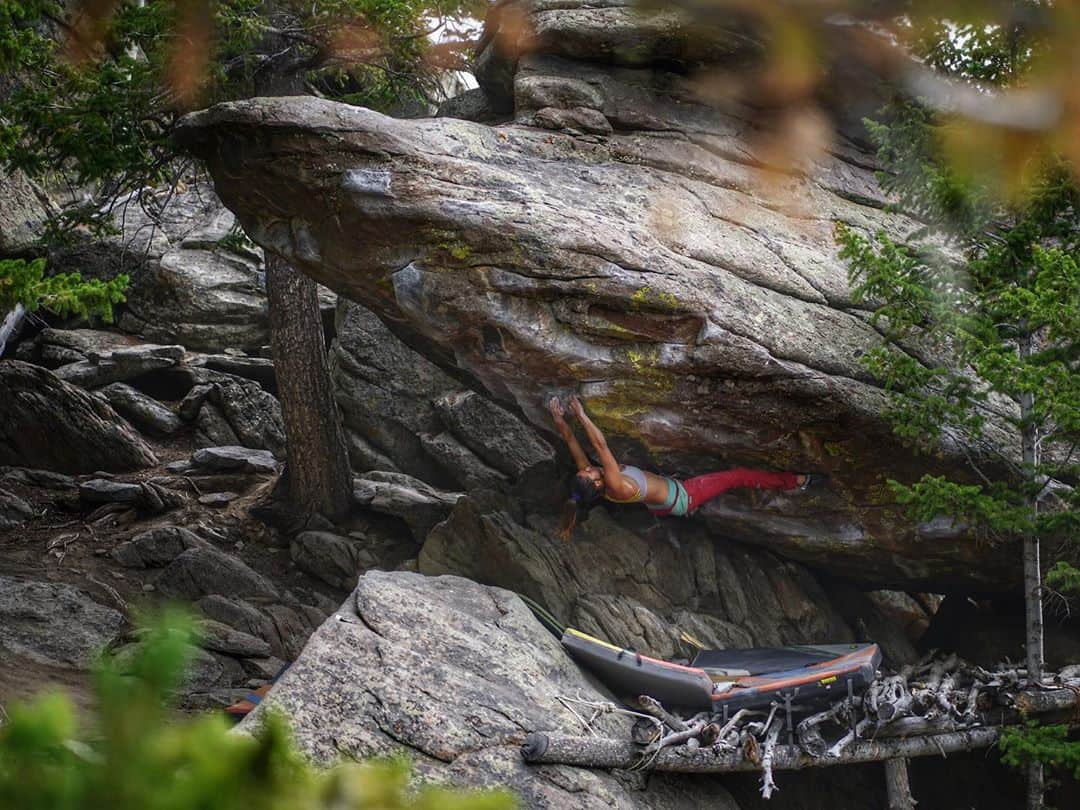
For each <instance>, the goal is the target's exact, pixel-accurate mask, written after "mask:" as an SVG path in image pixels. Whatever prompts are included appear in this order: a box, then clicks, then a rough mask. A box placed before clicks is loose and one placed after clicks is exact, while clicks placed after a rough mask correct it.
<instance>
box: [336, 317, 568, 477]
mask: <svg viewBox="0 0 1080 810" xmlns="http://www.w3.org/2000/svg"><path fill="white" fill-rule="evenodd" d="M330 368H331V374H332V377H333V380H334V390H335V396H336V398H337V402H338V406H339V407H340V409H341V413H342V418H343V421H344V423H345V430H346V434H347V438H348V443H349V456H350V461H351V462H352V465H353V467H354V469H356V470H357V471H359V472H366V471H369V470H373V469H374V470H389V471H395V472H403V473H407V474H409V475H413V476H418V477H420V478H423V479H424V480H425V481H428V482H429V483H433V484H436V485H443V486H456V487H484V488H491V489H497V490H507V489H510V488H512V487H513V486H514V485H516V484H521V485H522V486H523V487H524V488H526V489H527V488H528V487H529V485H530V484H531V483H534V482H535V479H536V478H537V477H542V476H544V475H545V474H547V475H550V474H551V472H552V470H553V467H554V453H553V451H552V450H551V447H550V446H549V445H548V444H547V442H546V441H544V439H543V438H541V437H540V436H539V435H538V434H537V432H536V430H535V429H534V428H533V427H531V426H530V425H528V424H527V423H526V422H525V421H524V420H522V419H520V418H518V417H517V416H515V415H514V414H512V413H510V412H509V411H507V410H506V409H504V408H501V407H500V406H498V405H497V404H495V403H494V402H492V401H491V400H490V399H487V398H485V397H482V396H480V395H478V394H475V393H473V392H469V391H466V390H464V389H463V386H462V383H461V381H460V380H457V379H455V378H453V377H452V376H450V375H449V374H447V373H446V372H444V371H442V370H441V369H440V368H439V367H438V366H436V365H435V364H434V363H432V362H431V361H429V360H427V359H425V358H424V357H422V356H420V355H419V354H417V353H416V352H415V351H414V350H413V349H411V348H410V347H409V346H407V345H405V344H404V343H402V341H401V340H399V339H398V338H397V337H396V336H395V335H394V334H393V333H392V332H391V331H390V329H388V328H387V326H386V325H385V324H383V323H382V322H381V321H380V320H379V319H378V317H376V316H375V314H374V313H373V312H371V311H370V310H368V309H365V308H364V307H362V306H360V305H359V304H355V303H353V302H351V301H345V300H342V301H341V302H340V303H339V304H338V310H337V339H336V340H335V341H334V344H333V348H332V350H331V353H330Z"/></svg>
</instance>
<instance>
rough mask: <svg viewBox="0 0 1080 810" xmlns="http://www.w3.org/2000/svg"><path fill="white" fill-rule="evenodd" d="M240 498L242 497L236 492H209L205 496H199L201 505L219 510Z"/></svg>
mask: <svg viewBox="0 0 1080 810" xmlns="http://www.w3.org/2000/svg"><path fill="white" fill-rule="evenodd" d="M239 497H240V495H239V494H238V493H236V492H228V491H226V492H207V493H206V494H205V495H200V496H199V503H201V504H202V505H203V506H209V507H212V508H214V509H217V508H219V507H222V506H228V505H229V504H230V503H232V502H233V501H235V500H236V499H237V498H239Z"/></svg>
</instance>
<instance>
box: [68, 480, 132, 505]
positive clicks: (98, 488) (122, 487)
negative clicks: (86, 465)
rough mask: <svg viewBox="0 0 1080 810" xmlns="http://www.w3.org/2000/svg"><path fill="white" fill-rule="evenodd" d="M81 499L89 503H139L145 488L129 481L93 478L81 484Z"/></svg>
mask: <svg viewBox="0 0 1080 810" xmlns="http://www.w3.org/2000/svg"><path fill="white" fill-rule="evenodd" d="M79 497H80V498H81V499H82V500H84V501H86V502H87V503H138V502H139V501H141V500H142V497H143V488H142V487H141V486H140V485H139V484H132V483H129V482H127V481H110V480H108V479H106V478H93V479H91V480H89V481H83V482H82V483H81V484H79Z"/></svg>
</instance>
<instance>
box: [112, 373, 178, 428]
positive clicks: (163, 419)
mask: <svg viewBox="0 0 1080 810" xmlns="http://www.w3.org/2000/svg"><path fill="white" fill-rule="evenodd" d="M98 393H99V394H101V396H103V397H105V399H106V400H107V401H108V403H109V404H110V405H112V406H113V408H114V409H115V410H116V412H117V413H119V414H120V415H121V416H123V417H124V418H125V419H127V420H128V421H129V422H131V424H133V425H134V426H135V427H136V428H138V429H139V430H141V431H142V432H143V433H147V434H149V435H151V436H171V435H172V434H173V433H175V432H176V431H178V430H179V429H180V428H181V427H183V424H184V423H183V422H181V421H180V417H178V416H177V415H176V414H175V413H173V412H172V411H171V410H170V409H169V408H167V407H166V406H164V405H162V404H161V403H160V402H158V401H157V400H156V399H154V398H153V397H149V396H147V395H146V394H144V393H143V392H142V391H139V390H137V389H135V388H132V387H131V386H130V385H125V384H124V383H119V382H118V383H112V384H111V385H107V386H105V387H104V388H102V389H100V390H99V391H98Z"/></svg>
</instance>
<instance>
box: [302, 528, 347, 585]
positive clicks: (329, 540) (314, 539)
mask: <svg viewBox="0 0 1080 810" xmlns="http://www.w3.org/2000/svg"><path fill="white" fill-rule="evenodd" d="M360 551H361V549H360V545H359V543H358V542H357V541H356V540H353V539H352V538H349V537H341V536H340V535H336V534H331V533H330V532H301V533H300V534H298V535H297V536H296V537H295V538H294V539H293V541H292V544H291V546H290V553H291V555H292V561H293V562H294V563H296V567H297V568H299V569H300V570H301V571H303V572H305V573H307V574H311V576H313V577H315V578H316V579H319V580H322V581H323V582H325V583H326V584H328V585H331V586H333V587H335V588H341V589H343V590H351V589H352V588H354V587H355V586H356V580H357V577H359V576H360V568H361V565H362V563H361V554H360Z"/></svg>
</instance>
